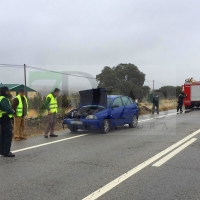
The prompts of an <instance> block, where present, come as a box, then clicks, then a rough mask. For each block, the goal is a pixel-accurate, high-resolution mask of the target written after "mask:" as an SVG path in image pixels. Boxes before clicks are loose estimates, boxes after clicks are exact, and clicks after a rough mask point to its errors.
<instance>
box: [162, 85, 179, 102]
mask: <svg viewBox="0 0 200 200" xmlns="http://www.w3.org/2000/svg"><path fill="white" fill-rule="evenodd" d="M180 91H181V87H180V86H163V87H161V88H160V89H159V92H160V93H161V94H163V96H164V98H165V99H174V98H177V97H178V94H179V93H180Z"/></svg>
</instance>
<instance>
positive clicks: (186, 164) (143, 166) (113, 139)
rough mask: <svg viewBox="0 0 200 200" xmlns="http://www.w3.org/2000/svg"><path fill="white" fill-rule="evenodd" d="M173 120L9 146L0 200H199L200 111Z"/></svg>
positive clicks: (1, 169) (0, 164)
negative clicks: (14, 155)
mask: <svg viewBox="0 0 200 200" xmlns="http://www.w3.org/2000/svg"><path fill="white" fill-rule="evenodd" d="M173 113H174V111H170V112H168V113H164V114H165V115H167V116H165V117H159V118H155V117H157V116H155V117H154V118H152V117H151V116H144V117H141V118H140V121H141V122H140V123H139V127H138V128H136V129H129V128H123V127H121V128H118V129H117V130H112V131H111V132H110V133H108V134H105V135H104V134H101V133H99V132H80V133H78V134H72V133H69V132H68V131H67V130H64V131H61V132H59V137H58V138H49V139H45V138H43V137H42V136H38V137H34V138H30V139H28V140H27V141H20V142H13V145H12V150H13V152H15V154H16V157H15V158H3V157H0V200H18V199H19V200H29V199H30V200H40V199H41V200H43V199H45V200H46V199H48V200H57V199H58V200H64V199H66V200H76V199H77V200H81V199H85V200H86V199H90V200H94V199H97V198H98V199H100V200H110V199H112V200H122V199H123V200H157V199H158V200H168V199H169V200H188V199H194V200H199V199H200V143H199V141H200V130H199V128H200V125H199V124H200V123H199V119H200V111H198V110H197V111H192V112H188V113H185V114H180V115H177V114H173ZM162 115H163V113H161V114H160V116H162ZM197 130H199V131H197ZM196 131H197V132H196ZM163 150H164V151H163Z"/></svg>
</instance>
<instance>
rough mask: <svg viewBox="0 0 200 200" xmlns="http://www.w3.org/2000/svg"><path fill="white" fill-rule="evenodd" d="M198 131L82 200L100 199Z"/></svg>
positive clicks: (199, 131)
mask: <svg viewBox="0 0 200 200" xmlns="http://www.w3.org/2000/svg"><path fill="white" fill-rule="evenodd" d="M198 133H200V129H199V130H197V131H195V132H194V133H192V134H190V135H188V136H187V137H185V138H183V139H182V140H180V141H178V142H177V143H175V144H173V145H172V146H170V147H168V148H167V149H165V150H163V151H162V152H160V153H158V154H156V155H155V156H153V157H151V158H150V159H148V160H146V161H145V162H143V163H141V164H140V165H138V166H136V167H135V168H133V169H131V170H130V171H128V172H126V173H125V174H123V175H121V176H120V177H118V178H116V179H115V180H113V181H111V182H110V183H108V184H107V185H105V186H103V187H102V188H100V189H98V190H96V191H95V192H93V193H92V194H90V195H88V196H87V197H85V198H84V199H82V200H95V199H98V198H99V197H101V196H102V195H104V194H105V193H107V192H108V191H110V190H112V189H113V188H114V187H116V186H118V185H119V184H121V183H122V182H123V181H125V180H127V179H128V178H130V177H131V176H133V175H134V174H136V173H137V172H139V171H141V170H142V169H144V168H145V167H147V166H148V165H150V164H152V163H153V162H155V161H156V160H158V159H159V158H161V157H162V156H164V155H166V154H167V153H169V152H170V151H172V150H173V149H175V148H177V147H178V146H180V145H181V144H183V143H185V142H186V141H187V140H189V139H191V138H192V137H194V136H195V135H197V134H198Z"/></svg>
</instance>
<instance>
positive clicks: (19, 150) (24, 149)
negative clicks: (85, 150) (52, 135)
mask: <svg viewBox="0 0 200 200" xmlns="http://www.w3.org/2000/svg"><path fill="white" fill-rule="evenodd" d="M86 135H89V134H82V135H77V136H73V137H68V138H65V139H61V140H55V141H52V142H47V143H43V144H39V145H34V146H30V147H26V148H23V149H18V150H15V151H12V152H13V153H17V152H21V151H26V150H29V149H35V148H38V147H42V146H46V145H50V144H54V143H58V142H62V141H66V140H72V139H75V138H79V137H83V136H86Z"/></svg>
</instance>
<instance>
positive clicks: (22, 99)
mask: <svg viewBox="0 0 200 200" xmlns="http://www.w3.org/2000/svg"><path fill="white" fill-rule="evenodd" d="M12 109H13V110H14V111H15V115H14V139H15V140H16V141H20V140H26V139H27V137H26V135H25V134H24V128H25V117H26V115H27V114H28V100H27V98H26V96H25V95H24V90H23V89H20V90H19V94H18V95H17V96H16V97H15V99H14V100H13V104H12Z"/></svg>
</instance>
